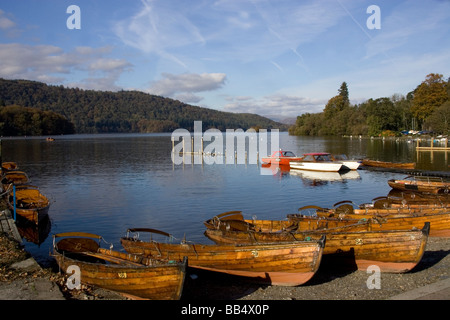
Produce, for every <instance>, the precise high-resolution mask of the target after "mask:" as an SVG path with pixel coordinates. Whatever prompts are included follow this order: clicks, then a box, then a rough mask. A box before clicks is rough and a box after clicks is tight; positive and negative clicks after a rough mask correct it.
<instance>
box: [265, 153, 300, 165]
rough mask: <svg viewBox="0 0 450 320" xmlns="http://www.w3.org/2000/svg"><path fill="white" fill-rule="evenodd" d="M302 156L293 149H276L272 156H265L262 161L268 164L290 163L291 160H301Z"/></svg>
mask: <svg viewBox="0 0 450 320" xmlns="http://www.w3.org/2000/svg"><path fill="white" fill-rule="evenodd" d="M301 159H302V158H301V157H297V156H296V155H295V154H294V153H293V152H291V151H283V150H279V151H275V152H274V153H272V155H271V156H270V157H263V158H261V161H262V162H263V163H267V164H278V165H289V163H290V162H291V161H300V160H301Z"/></svg>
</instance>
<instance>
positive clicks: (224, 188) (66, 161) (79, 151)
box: [2, 134, 448, 262]
mask: <svg viewBox="0 0 450 320" xmlns="http://www.w3.org/2000/svg"><path fill="white" fill-rule="evenodd" d="M280 147H281V148H283V149H285V150H290V151H293V152H294V153H296V154H297V155H300V154H302V153H306V152H316V151H326V152H331V153H345V154H347V155H348V156H349V157H351V158H359V159H361V158H364V157H369V158H372V159H378V160H385V161H395V162H411V161H417V160H419V168H420V166H422V167H423V168H424V169H428V170H429V169H430V168H433V169H436V170H446V169H447V168H448V165H447V157H446V153H435V154H433V157H431V156H430V154H429V153H427V154H420V155H417V154H416V152H415V148H414V146H412V145H411V144H408V143H405V142H403V143H401V144H399V143H396V142H390V141H389V142H382V141H380V140H377V141H371V140H368V139H362V140H360V139H348V138H346V139H340V138H304V137H292V136H289V135H287V134H280ZM171 148H172V145H171V140H170V134H142V135H74V136H67V137H59V138H57V139H56V140H55V141H53V142H47V141H45V139H42V138H31V139H23V138H21V139H4V140H3V141H2V156H3V161H16V162H17V163H18V164H19V166H20V168H21V169H22V170H24V171H26V172H27V173H28V175H29V176H30V178H31V179H32V184H34V185H37V186H39V187H40V189H41V191H42V192H43V193H44V194H45V195H47V196H48V197H49V198H50V199H51V201H52V205H51V207H50V211H49V215H50V218H51V222H52V225H51V232H50V235H49V236H48V238H47V239H46V240H45V241H44V242H43V243H42V244H40V245H39V246H37V245H34V244H31V243H26V246H27V250H29V251H30V252H31V253H32V254H33V255H34V256H35V257H36V258H37V260H41V262H42V261H45V260H46V259H48V256H49V251H50V250H51V242H52V239H51V235H52V234H55V233H59V232H66V231H84V232H91V233H96V234H100V235H102V236H104V238H105V239H106V240H107V241H109V242H112V243H113V244H114V247H115V248H116V249H118V250H120V249H121V246H120V242H119V238H120V237H121V236H123V235H124V234H125V233H126V230H127V228H132V227H148V228H155V229H161V230H164V231H166V232H169V233H172V234H173V235H174V236H175V237H176V238H179V239H181V238H183V237H184V236H186V238H187V240H191V241H197V242H203V243H209V240H208V239H206V238H205V237H204V236H203V232H204V226H203V221H205V220H206V219H209V218H211V217H213V216H214V215H217V214H219V213H222V212H225V211H231V210H242V211H243V213H244V215H245V216H246V217H247V218H251V217H253V216H256V217H257V218H263V219H284V218H285V216H286V214H287V213H295V212H296V211H297V209H298V208H299V207H302V206H305V205H312V204H314V205H318V206H324V207H331V206H332V205H333V204H334V203H336V202H338V201H342V200H352V201H354V202H355V203H358V204H359V203H364V202H370V201H371V200H372V199H373V198H375V197H378V196H385V195H387V194H388V192H389V190H390V188H389V186H388V184H387V180H388V179H391V178H401V177H404V175H403V174H394V173H383V172H371V171H366V170H358V171H357V172H354V173H353V176H347V177H346V176H340V175H337V178H338V179H337V180H324V181H323V180H318V179H312V178H310V177H309V178H308V177H305V176H304V175H299V174H293V173H290V172H281V171H272V170H271V169H268V168H262V167H261V165H260V164H223V165H220V164H213V165H208V164H203V165H201V164H192V165H191V164H185V165H174V164H173V163H172V161H171Z"/></svg>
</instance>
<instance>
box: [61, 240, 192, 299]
mask: <svg viewBox="0 0 450 320" xmlns="http://www.w3.org/2000/svg"><path fill="white" fill-rule="evenodd" d="M56 238H63V239H61V240H59V241H58V242H55V240H56ZM94 239H97V240H98V242H97V241H96V240H94ZM101 239H102V237H101V236H98V235H94V234H90V233H84V232H69V233H61V234H57V235H54V240H53V256H54V257H55V259H56V261H57V263H58V265H59V268H60V269H61V270H63V271H64V272H65V271H66V270H67V269H68V268H69V267H71V266H78V267H79V268H80V272H79V276H80V278H81V279H80V280H81V282H82V283H86V284H90V285H94V286H98V287H102V288H105V289H108V290H112V291H116V292H120V293H123V294H126V295H129V296H132V297H135V298H144V299H152V300H178V299H179V298H180V296H181V292H182V290H183V285H184V278H185V274H186V267H187V259H184V260H183V262H175V261H168V260H164V259H163V258H162V259H152V258H148V257H142V256H137V255H131V254H127V253H124V252H118V251H113V250H111V249H104V248H101V247H100V244H99V242H100V240H101Z"/></svg>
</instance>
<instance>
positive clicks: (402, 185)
mask: <svg viewBox="0 0 450 320" xmlns="http://www.w3.org/2000/svg"><path fill="white" fill-rule="evenodd" d="M388 184H389V186H390V187H391V188H392V189H396V190H400V191H417V192H423V193H430V194H448V193H449V192H450V182H448V181H444V180H443V179H442V178H438V177H415V176H408V177H406V178H404V179H390V180H388Z"/></svg>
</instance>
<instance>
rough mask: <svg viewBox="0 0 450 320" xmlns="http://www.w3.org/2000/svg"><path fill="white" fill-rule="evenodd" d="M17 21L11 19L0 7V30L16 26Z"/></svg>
mask: <svg viewBox="0 0 450 320" xmlns="http://www.w3.org/2000/svg"><path fill="white" fill-rule="evenodd" d="M15 26H16V23H15V22H14V21H12V20H11V19H9V18H8V17H7V16H6V14H5V12H4V11H2V10H1V9H0V30H7V29H11V28H14V27H15Z"/></svg>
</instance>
